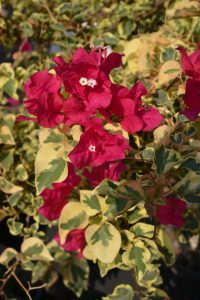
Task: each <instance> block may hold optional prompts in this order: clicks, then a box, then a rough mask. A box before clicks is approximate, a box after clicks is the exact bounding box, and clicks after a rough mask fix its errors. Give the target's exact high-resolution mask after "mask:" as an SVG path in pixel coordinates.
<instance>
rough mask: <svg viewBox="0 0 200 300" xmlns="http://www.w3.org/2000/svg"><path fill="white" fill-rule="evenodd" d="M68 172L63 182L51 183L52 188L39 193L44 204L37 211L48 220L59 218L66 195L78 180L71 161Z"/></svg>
mask: <svg viewBox="0 0 200 300" xmlns="http://www.w3.org/2000/svg"><path fill="white" fill-rule="evenodd" d="M68 172H69V174H68V176H67V178H66V179H65V180H64V181H63V182H59V183H53V189H48V188H46V189H45V190H44V191H43V192H42V193H41V197H42V198H43V199H44V204H43V205H42V206H41V207H40V208H39V212H40V214H41V215H43V216H45V217H46V218H47V219H48V220H56V219H58V218H59V216H60V213H61V210H62V208H63V207H64V205H65V204H66V202H67V197H68V196H69V194H70V193H71V192H72V190H73V188H74V187H75V186H77V185H78V184H79V182H80V177H79V176H77V175H76V174H75V172H74V167H73V165H72V164H71V163H69V165H68Z"/></svg>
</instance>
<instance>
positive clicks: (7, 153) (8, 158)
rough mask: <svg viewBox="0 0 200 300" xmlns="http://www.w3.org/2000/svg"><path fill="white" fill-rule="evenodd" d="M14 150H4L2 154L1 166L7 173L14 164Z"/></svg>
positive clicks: (0, 157)
mask: <svg viewBox="0 0 200 300" xmlns="http://www.w3.org/2000/svg"><path fill="white" fill-rule="evenodd" d="M13 156H14V149H3V150H2V151H1V153H0V166H1V168H3V169H6V170H7V171H8V170H9V169H10V167H11V165H12V164H13V162H14V157H13Z"/></svg>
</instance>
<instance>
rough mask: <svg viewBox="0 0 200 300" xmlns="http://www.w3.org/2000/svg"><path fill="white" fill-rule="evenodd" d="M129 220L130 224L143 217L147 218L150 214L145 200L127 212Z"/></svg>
mask: <svg viewBox="0 0 200 300" xmlns="http://www.w3.org/2000/svg"><path fill="white" fill-rule="evenodd" d="M126 217H127V221H128V223H129V224H134V223H136V222H138V221H139V220H141V219H144V218H147V217H148V214H147V211H146V209H145V207H144V202H142V201H141V202H139V203H138V204H137V205H136V206H134V207H133V208H131V209H129V210H128V211H127V213H126Z"/></svg>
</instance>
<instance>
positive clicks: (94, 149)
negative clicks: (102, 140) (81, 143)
mask: <svg viewBox="0 0 200 300" xmlns="http://www.w3.org/2000/svg"><path fill="white" fill-rule="evenodd" d="M88 150H89V151H91V152H95V151H96V146H94V145H90V146H89V147H88Z"/></svg>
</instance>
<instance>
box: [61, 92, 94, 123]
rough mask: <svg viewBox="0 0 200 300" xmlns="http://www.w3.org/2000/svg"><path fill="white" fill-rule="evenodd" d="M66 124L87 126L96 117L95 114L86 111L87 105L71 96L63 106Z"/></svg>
mask: <svg viewBox="0 0 200 300" xmlns="http://www.w3.org/2000/svg"><path fill="white" fill-rule="evenodd" d="M63 110H64V124H65V125H68V126H70V125H74V124H78V125H82V126H86V125H87V124H89V122H90V120H91V119H92V118H93V117H94V114H93V113H91V112H88V111H86V110H85V105H84V103H83V102H82V101H80V100H79V99H78V98H76V97H74V96H71V97H70V98H69V99H68V100H66V101H65V102H64V104H63Z"/></svg>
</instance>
